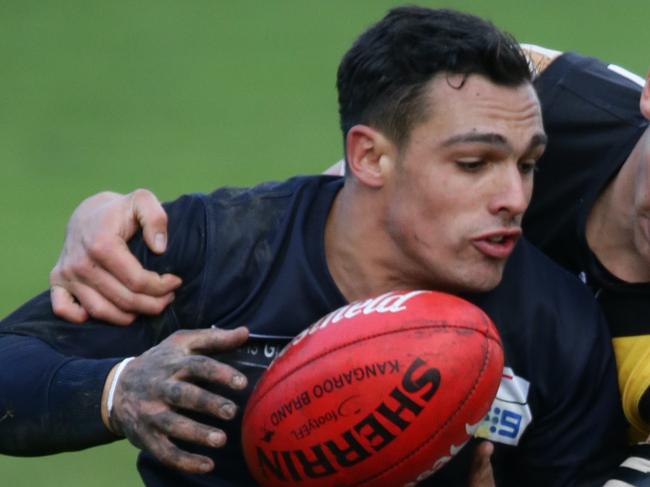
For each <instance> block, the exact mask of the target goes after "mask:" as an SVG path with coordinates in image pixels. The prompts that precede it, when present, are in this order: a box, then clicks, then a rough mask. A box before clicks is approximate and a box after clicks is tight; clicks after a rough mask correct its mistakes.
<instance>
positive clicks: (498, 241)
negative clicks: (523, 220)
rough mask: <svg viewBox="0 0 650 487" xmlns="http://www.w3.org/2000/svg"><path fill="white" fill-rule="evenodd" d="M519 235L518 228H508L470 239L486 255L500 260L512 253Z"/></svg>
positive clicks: (519, 230)
mask: <svg viewBox="0 0 650 487" xmlns="http://www.w3.org/2000/svg"><path fill="white" fill-rule="evenodd" d="M519 237H521V229H520V228H509V229H507V230H497V231H492V232H489V233H485V234H483V235H479V236H478V237H476V238H474V239H472V244H473V245H474V247H475V248H476V249H477V250H478V251H479V252H480V253H482V254H483V255H485V256H486V257H489V258H491V259H498V260H502V259H506V258H508V256H509V255H510V254H511V253H512V251H513V250H514V248H515V244H516V243H517V240H518V239H519Z"/></svg>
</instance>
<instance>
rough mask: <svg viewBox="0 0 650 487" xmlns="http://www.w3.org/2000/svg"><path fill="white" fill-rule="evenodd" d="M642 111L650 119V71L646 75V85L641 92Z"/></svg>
mask: <svg viewBox="0 0 650 487" xmlns="http://www.w3.org/2000/svg"><path fill="white" fill-rule="evenodd" d="M639 105H640V108H641V113H642V114H643V116H644V117H645V118H646V119H647V120H650V71H648V75H647V76H646V80H645V86H644V87H643V91H642V92H641V102H640V104H639Z"/></svg>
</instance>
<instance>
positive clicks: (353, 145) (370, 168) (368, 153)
mask: <svg viewBox="0 0 650 487" xmlns="http://www.w3.org/2000/svg"><path fill="white" fill-rule="evenodd" d="M345 147H346V158H347V162H348V168H349V169H350V174H351V175H353V176H354V177H355V178H357V179H358V180H359V181H361V182H362V183H363V184H365V185H366V186H370V187H373V188H379V187H381V186H383V184H384V181H385V178H386V175H387V174H388V173H389V172H390V171H392V170H393V167H394V161H395V157H396V155H397V149H396V147H395V145H394V144H393V143H392V142H391V141H390V140H389V139H388V138H387V137H386V136H385V135H384V134H382V133H381V132H379V131H378V130H376V129H373V128H372V127H368V126H367V125H355V126H354V127H352V128H351V129H350V130H348V133H347V135H346V139H345Z"/></svg>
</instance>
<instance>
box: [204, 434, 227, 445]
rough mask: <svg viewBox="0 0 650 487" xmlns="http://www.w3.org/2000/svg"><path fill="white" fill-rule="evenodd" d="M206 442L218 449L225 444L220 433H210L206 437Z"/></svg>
mask: <svg viewBox="0 0 650 487" xmlns="http://www.w3.org/2000/svg"><path fill="white" fill-rule="evenodd" d="M208 441H209V442H210V444H211V445H212V446H214V447H216V448H219V447H220V446H223V444H224V443H225V437H224V435H223V434H222V433H210V434H209V435H208Z"/></svg>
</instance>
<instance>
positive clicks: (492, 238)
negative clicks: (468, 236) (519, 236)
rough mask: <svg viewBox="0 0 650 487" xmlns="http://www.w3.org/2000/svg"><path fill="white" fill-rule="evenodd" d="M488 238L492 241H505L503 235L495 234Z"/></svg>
mask: <svg viewBox="0 0 650 487" xmlns="http://www.w3.org/2000/svg"><path fill="white" fill-rule="evenodd" d="M488 240H489V241H490V242H492V243H501V242H503V235H495V236H494V237H488Z"/></svg>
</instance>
